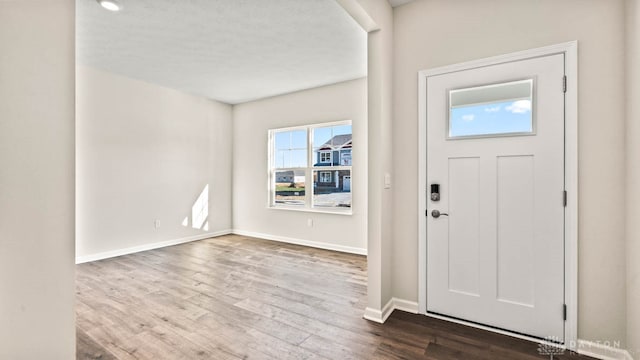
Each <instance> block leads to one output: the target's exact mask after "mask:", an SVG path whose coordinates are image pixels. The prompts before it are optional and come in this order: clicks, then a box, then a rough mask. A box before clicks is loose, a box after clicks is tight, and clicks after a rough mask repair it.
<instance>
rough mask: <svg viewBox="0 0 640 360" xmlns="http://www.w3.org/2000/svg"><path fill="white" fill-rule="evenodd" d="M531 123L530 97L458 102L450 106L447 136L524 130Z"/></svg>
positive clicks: (529, 126)
mask: <svg viewBox="0 0 640 360" xmlns="http://www.w3.org/2000/svg"><path fill="white" fill-rule="evenodd" d="M532 124H533V121H532V116H531V100H516V101H506V102H498V103H490V104H482V105H469V106H461V107H456V108H453V109H451V114H450V124H449V136H450V137H458V136H474V135H490V134H509V133H527V132H532V131H533V125H532Z"/></svg>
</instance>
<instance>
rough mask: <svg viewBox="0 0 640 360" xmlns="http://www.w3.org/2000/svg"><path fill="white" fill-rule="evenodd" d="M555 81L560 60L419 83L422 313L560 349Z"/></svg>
mask: <svg viewBox="0 0 640 360" xmlns="http://www.w3.org/2000/svg"><path fill="white" fill-rule="evenodd" d="M563 76H564V55H563V54H558V55H549V56H544V57H538V58H533V59H527V60H520V61H515V62H509V63H504V64H499V65H493V66H487V67H481V68H476V69H471V70H464V71H457V72H452V73H447V74H442V75H435V76H430V77H428V78H427V186H428V192H429V193H430V192H431V189H432V188H433V192H438V193H439V195H438V196H439V197H440V198H439V200H436V198H437V197H438V196H435V195H434V196H433V197H432V198H430V199H428V200H427V202H428V214H427V215H428V216H427V311H428V312H431V313H435V314H440V315H444V316H449V317H454V318H458V319H463V320H467V321H471V322H475V323H479V324H483V325H488V326H492V327H496V328H500V329H505V330H509V331H512V332H517V333H521V334H525V335H530V336H535V337H540V338H553V339H554V340H557V341H559V342H563V341H564V314H563V312H564V250H563V249H564V199H563V198H564V91H563V86H562V84H563ZM431 185H434V186H433V187H432V186H431ZM436 187H439V188H437V189H436ZM434 211H436V212H434ZM438 211H439V212H440V213H441V215H440V216H438V213H437V212H438ZM432 212H433V213H432Z"/></svg>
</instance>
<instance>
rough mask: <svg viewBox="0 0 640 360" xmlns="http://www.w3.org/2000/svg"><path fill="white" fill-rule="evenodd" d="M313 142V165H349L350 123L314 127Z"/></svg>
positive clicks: (350, 145)
mask: <svg viewBox="0 0 640 360" xmlns="http://www.w3.org/2000/svg"><path fill="white" fill-rule="evenodd" d="M313 144H314V149H313V163H314V166H340V165H343V166H351V148H352V145H353V144H352V138H351V125H338V126H326V127H319V128H315V129H314V130H313Z"/></svg>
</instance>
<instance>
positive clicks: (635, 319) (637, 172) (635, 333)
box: [625, 0, 640, 359]
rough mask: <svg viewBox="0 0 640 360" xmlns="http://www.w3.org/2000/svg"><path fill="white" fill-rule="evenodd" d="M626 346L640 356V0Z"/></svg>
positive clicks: (634, 5) (630, 66)
mask: <svg viewBox="0 0 640 360" xmlns="http://www.w3.org/2000/svg"><path fill="white" fill-rule="evenodd" d="M625 13H626V14H627V32H626V35H627V42H626V50H627V63H626V71H627V74H626V81H627V87H626V89H627V127H626V134H627V137H626V145H627V148H626V150H627V151H626V155H627V161H626V165H627V166H626V168H627V213H626V215H627V339H628V340H627V348H628V349H629V352H631V354H632V355H633V356H634V357H635V358H636V359H640V221H638V219H640V1H638V0H627V8H626V11H625Z"/></svg>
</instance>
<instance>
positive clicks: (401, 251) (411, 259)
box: [392, 0, 627, 346]
mask: <svg viewBox="0 0 640 360" xmlns="http://www.w3.org/2000/svg"><path fill="white" fill-rule="evenodd" d="M623 5H624V2H623V1H620V0H611V1H601V0H562V1H558V0H539V1H514V0H487V1H483V2H482V4H481V5H480V4H479V3H478V1H476V0H456V1H450V0H423V1H415V2H412V3H409V4H407V5H404V6H401V7H397V8H395V9H394V25H395V26H394V47H395V54H394V55H395V57H394V61H395V62H394V68H395V72H394V109H395V110H394V128H393V140H394V141H393V153H394V161H393V163H394V164H395V168H394V174H396V176H395V190H394V206H393V214H394V225H393V229H394V243H395V245H394V258H393V267H392V268H393V284H394V288H393V292H394V296H395V297H398V298H402V299H407V300H410V301H417V299H418V272H417V269H418V255H417V254H418V233H417V229H418V224H417V219H416V216H415V215H416V212H417V211H421V210H423V209H418V203H417V197H416V196H415V189H416V188H417V186H418V184H417V179H418V170H417V169H418V163H417V161H418V160H417V156H418V134H417V130H418V122H417V121H418V119H417V116H418V114H417V109H418V98H417V72H418V71H419V70H423V69H429V68H434V67H438V66H443V65H447V64H455V63H459V62H463V61H468V60H474V59H478V58H483V57H488V56H493V55H499V54H505V53H510V52H514V51H518V50H525V49H529V48H535V47H540V46H545V45H552V44H557V43H561V42H566V41H571V40H578V42H579V59H578V61H579V74H580V75H579V76H580V78H579V79H578V83H579V146H580V153H579V156H580V163H579V166H580V173H579V181H580V194H579V196H580V218H579V232H580V235H579V284H578V286H579V309H578V312H579V319H578V326H579V329H578V336H579V338H581V339H586V340H600V341H605V340H609V341H621V342H622V345H623V346H624V342H625V337H626V336H625V333H626V331H625V327H626V316H625V315H626V311H625V309H626V306H627V304H626V292H625V282H626V271H625V236H624V219H625V212H624V204H625V198H624V190H623V189H624V185H625V184H624V178H625V164H624V159H625V152H624V150H625V149H624V141H623V139H624V125H625V122H624V106H625V102H624V77H623V76H624V61H623V59H624V14H623V11H624V6H623ZM399 174H402V176H398V175H399ZM603 188H604V189H606V191H605V192H606V194H605V195H604V196H603V192H602V189H603ZM569 196H571V194H570V195H569Z"/></svg>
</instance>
